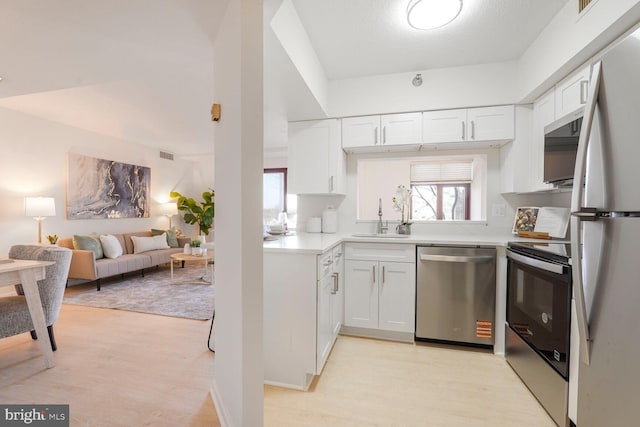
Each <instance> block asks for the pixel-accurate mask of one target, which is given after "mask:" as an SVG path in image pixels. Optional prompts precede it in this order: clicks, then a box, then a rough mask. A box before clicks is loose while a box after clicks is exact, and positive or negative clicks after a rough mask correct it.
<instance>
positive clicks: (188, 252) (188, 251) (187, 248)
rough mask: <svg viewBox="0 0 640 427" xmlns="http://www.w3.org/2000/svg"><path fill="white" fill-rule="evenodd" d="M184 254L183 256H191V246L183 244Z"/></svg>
mask: <svg viewBox="0 0 640 427" xmlns="http://www.w3.org/2000/svg"><path fill="white" fill-rule="evenodd" d="M184 254H185V255H191V245H190V244H188V243H185V245H184Z"/></svg>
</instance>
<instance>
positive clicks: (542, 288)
mask: <svg viewBox="0 0 640 427" xmlns="http://www.w3.org/2000/svg"><path fill="white" fill-rule="evenodd" d="M570 253H571V251H570V248H569V245H566V244H559V243H548V244H526V243H511V244H509V247H508V248H507V261H508V263H507V326H506V359H507V362H509V364H510V365H511V367H512V368H513V369H514V371H515V372H516V373H517V374H518V375H519V376H520V378H521V379H522V380H523V382H524V383H525V384H526V385H527V387H528V388H529V389H530V390H531V392H532V393H533V394H534V396H535V397H536V398H537V399H538V401H540V403H541V404H542V406H543V407H544V408H545V409H546V410H547V412H549V414H550V415H551V417H552V418H553V419H554V421H555V422H556V423H557V424H558V425H560V426H565V425H567V422H568V417H567V400H568V379H569V348H570V332H571V296H572V289H571V262H570V258H569V254H570Z"/></svg>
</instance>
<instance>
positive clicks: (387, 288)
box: [378, 262, 416, 332]
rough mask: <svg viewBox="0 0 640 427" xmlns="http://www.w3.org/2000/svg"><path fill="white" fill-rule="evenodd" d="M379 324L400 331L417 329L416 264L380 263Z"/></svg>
mask: <svg viewBox="0 0 640 427" xmlns="http://www.w3.org/2000/svg"><path fill="white" fill-rule="evenodd" d="M379 273H380V283H379V287H378V288H379V293H380V296H379V300H378V307H379V308H378V326H379V328H380V329H384V330H388V331H398V332H414V331H415V301H416V299H415V291H416V265H415V264H413V263H411V264H409V263H400V262H381V263H380V272H379Z"/></svg>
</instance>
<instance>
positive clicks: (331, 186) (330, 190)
mask: <svg viewBox="0 0 640 427" xmlns="http://www.w3.org/2000/svg"><path fill="white" fill-rule="evenodd" d="M329 192H330V193H332V192H333V175H331V177H330V178H329Z"/></svg>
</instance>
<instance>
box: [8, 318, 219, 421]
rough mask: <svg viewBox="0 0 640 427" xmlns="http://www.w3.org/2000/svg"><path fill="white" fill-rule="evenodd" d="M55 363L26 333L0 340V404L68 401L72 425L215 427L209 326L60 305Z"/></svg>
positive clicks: (206, 323) (189, 321) (56, 329)
mask: <svg viewBox="0 0 640 427" xmlns="http://www.w3.org/2000/svg"><path fill="white" fill-rule="evenodd" d="M54 329H55V333H56V341H57V343H58V351H57V352H56V353H55V356H56V366H55V367H54V368H53V369H45V367H44V359H43V357H42V355H41V352H40V348H39V347H38V345H37V343H36V342H35V341H33V340H32V339H31V337H30V335H29V334H21V335H17V336H14V337H9V338H4V339H1V340H0V402H2V403H3V404H12V403H31V404H55V403H60V404H69V405H70V406H69V410H70V418H71V423H70V424H71V426H77V427H86V426H96V427H97V426H105V427H107V426H109V427H111V426H114V427H115V426H123V427H125V426H126V427H135V426H167V427H169V426H171V427H177V426H193V427H196V426H198V427H199V426H216V425H220V424H219V422H218V418H217V415H216V412H215V409H214V408H213V404H212V403H211V400H210V397H209V390H210V388H211V381H212V365H213V358H214V354H213V353H211V352H210V351H209V350H208V349H207V346H206V341H207V336H208V334H209V322H206V321H197V320H188V319H178V318H173V317H165V316H154V315H148V314H141V313H133V312H128V311H121V310H109V309H100V308H89V307H81V306H74V305H63V306H62V311H61V314H60V318H59V319H58V322H57V323H56V325H55V327H54Z"/></svg>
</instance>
